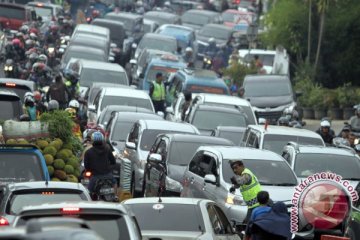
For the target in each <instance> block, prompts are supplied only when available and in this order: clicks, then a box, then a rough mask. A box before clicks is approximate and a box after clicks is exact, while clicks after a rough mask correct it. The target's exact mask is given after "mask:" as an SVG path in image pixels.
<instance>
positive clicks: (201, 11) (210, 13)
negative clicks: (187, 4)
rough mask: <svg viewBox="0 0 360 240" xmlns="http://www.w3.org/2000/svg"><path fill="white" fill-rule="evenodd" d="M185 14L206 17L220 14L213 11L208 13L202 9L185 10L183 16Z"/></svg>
mask: <svg viewBox="0 0 360 240" xmlns="http://www.w3.org/2000/svg"><path fill="white" fill-rule="evenodd" d="M186 13H195V14H199V15H207V16H212V15H218V14H220V13H218V12H215V11H209V10H203V9H190V10H187V11H186V12H184V14H186ZM184 14H183V15H184Z"/></svg>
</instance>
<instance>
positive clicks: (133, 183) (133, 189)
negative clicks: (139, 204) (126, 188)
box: [131, 174, 141, 198]
mask: <svg viewBox="0 0 360 240" xmlns="http://www.w3.org/2000/svg"><path fill="white" fill-rule="evenodd" d="M131 195H132V197H133V198H138V197H141V193H139V191H136V190H135V175H134V174H133V176H132V177H131Z"/></svg>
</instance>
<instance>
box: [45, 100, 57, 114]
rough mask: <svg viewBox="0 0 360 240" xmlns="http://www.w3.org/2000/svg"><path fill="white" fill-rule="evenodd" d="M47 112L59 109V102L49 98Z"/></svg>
mask: <svg viewBox="0 0 360 240" xmlns="http://www.w3.org/2000/svg"><path fill="white" fill-rule="evenodd" d="M47 110H48V112H52V111H56V110H59V103H58V101H56V100H50V101H49V103H48V107H47Z"/></svg>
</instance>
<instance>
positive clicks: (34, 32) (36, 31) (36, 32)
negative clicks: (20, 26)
mask: <svg viewBox="0 0 360 240" xmlns="http://www.w3.org/2000/svg"><path fill="white" fill-rule="evenodd" d="M29 33H30V35H31V34H35V35H37V34H38V33H39V31H38V30H37V29H36V28H30V30H29Z"/></svg>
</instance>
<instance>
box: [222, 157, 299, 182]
mask: <svg viewBox="0 0 360 240" xmlns="http://www.w3.org/2000/svg"><path fill="white" fill-rule="evenodd" d="M264 157H266V155H264ZM231 160H235V159H231ZM228 161H229V160H224V161H223V164H222V173H223V178H224V181H226V182H227V183H231V181H230V178H231V177H233V176H234V172H233V171H232V169H231V167H230V164H229V162H228ZM243 162H244V165H245V166H246V168H248V169H250V170H251V171H252V172H253V173H254V174H255V176H256V177H257V178H258V180H259V182H260V184H262V185H289V186H296V184H297V179H296V176H295V174H294V173H293V171H292V170H291V168H290V167H289V165H288V164H286V162H285V160H284V161H273V160H257V159H243Z"/></svg>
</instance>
